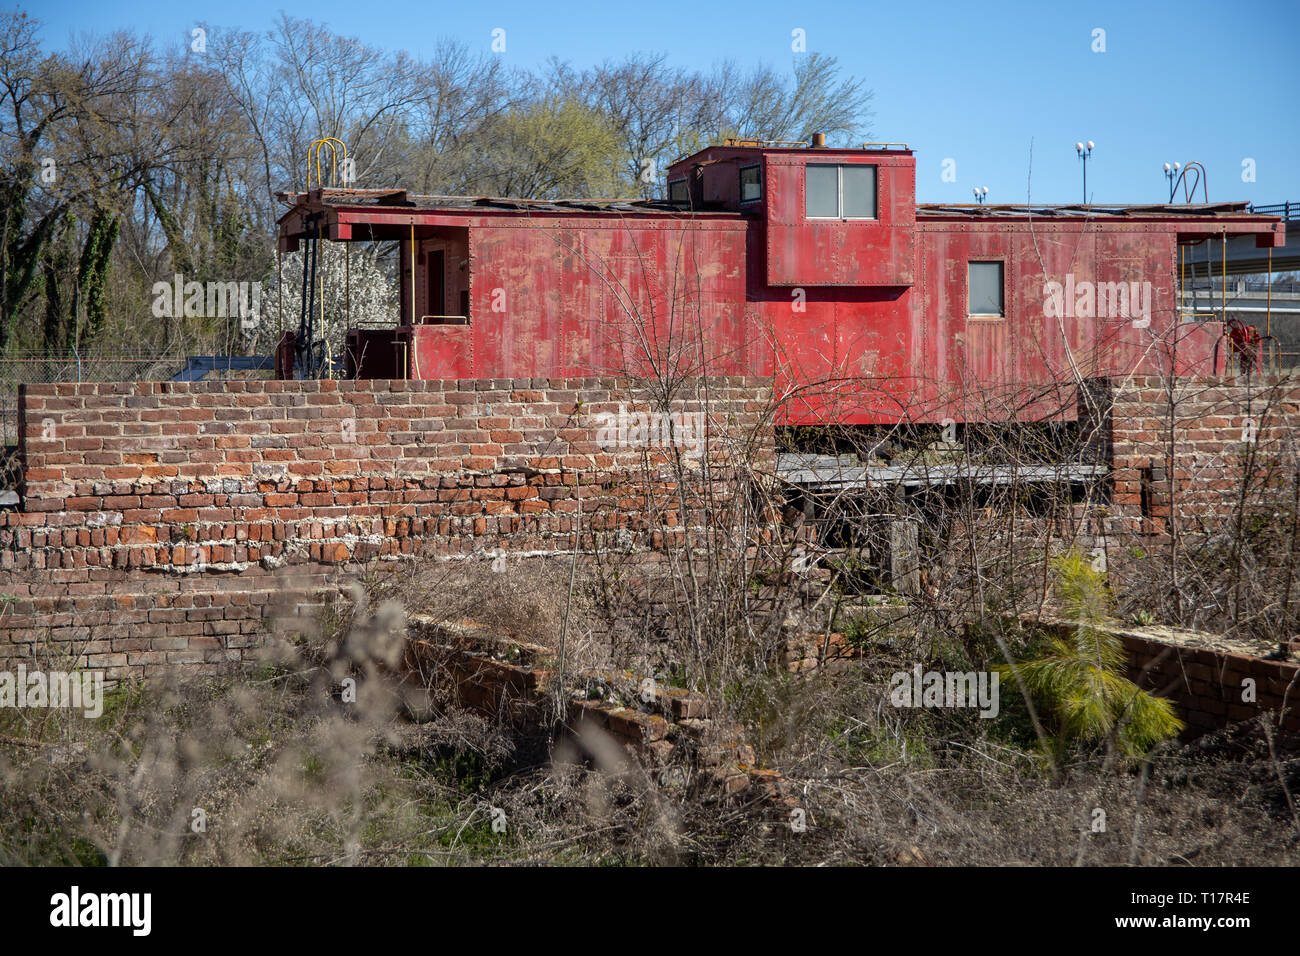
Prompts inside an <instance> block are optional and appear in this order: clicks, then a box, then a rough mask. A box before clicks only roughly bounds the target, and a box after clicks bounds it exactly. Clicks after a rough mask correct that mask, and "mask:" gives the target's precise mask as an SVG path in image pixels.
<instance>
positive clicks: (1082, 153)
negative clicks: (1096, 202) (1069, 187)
mask: <svg viewBox="0 0 1300 956" xmlns="http://www.w3.org/2000/svg"><path fill="white" fill-rule="evenodd" d="M1095 145H1096V144H1095V143H1094V142H1093V141H1092V140H1088V142H1087V144H1084V143H1075V144H1074V151H1075V152H1076V153H1078V154H1079V158H1080V159H1081V160H1083V204H1084V205H1085V206H1086V205H1088V157H1089V156H1091V155H1092V148H1093V146H1095Z"/></svg>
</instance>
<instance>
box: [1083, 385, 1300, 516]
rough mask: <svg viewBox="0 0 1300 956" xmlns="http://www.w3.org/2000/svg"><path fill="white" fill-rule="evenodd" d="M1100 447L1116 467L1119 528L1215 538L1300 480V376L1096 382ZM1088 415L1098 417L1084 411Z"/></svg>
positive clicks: (1090, 395) (1090, 396) (1093, 393)
mask: <svg viewBox="0 0 1300 956" xmlns="http://www.w3.org/2000/svg"><path fill="white" fill-rule="evenodd" d="M1091 386H1092V387H1091V388H1090V389H1089V390H1088V391H1087V393H1086V395H1087V398H1086V399H1085V400H1086V401H1090V402H1091V403H1093V409H1092V417H1095V418H1096V420H1097V422H1098V426H1097V427H1096V428H1095V429H1094V432H1093V435H1092V440H1091V444H1092V446H1093V447H1094V448H1096V449H1097V450H1098V452H1099V454H1100V455H1102V456H1104V457H1105V458H1108V459H1109V463H1110V465H1111V469H1112V471H1111V481H1112V486H1111V487H1112V490H1113V505H1114V508H1113V509H1112V511H1113V516H1114V517H1115V518H1116V519H1118V521H1117V522H1116V527H1115V530H1117V531H1123V532H1127V533H1137V534H1154V535H1163V534H1167V533H1168V531H1169V520H1170V517H1171V515H1172V516H1174V517H1176V518H1177V520H1178V522H1179V528H1180V530H1183V531H1189V532H1199V531H1205V532H1211V533H1212V532H1213V531H1215V530H1217V528H1218V527H1219V526H1220V525H1221V524H1222V522H1223V521H1225V520H1231V518H1232V517H1233V515H1234V514H1235V513H1236V511H1237V509H1238V507H1239V505H1240V503H1241V491H1242V482H1243V478H1248V484H1247V491H1248V495H1247V498H1248V500H1251V501H1254V500H1259V499H1260V498H1261V497H1262V496H1267V495H1268V494H1269V493H1270V492H1278V491H1283V493H1285V492H1284V488H1285V485H1286V483H1287V482H1288V481H1290V480H1292V479H1293V478H1294V476H1295V463H1296V461H1297V454H1296V452H1297V448H1296V439H1297V436H1298V435H1300V377H1295V376H1262V375H1256V376H1251V377H1246V376H1238V377H1235V378H1234V377H1188V378H1178V379H1173V380H1169V379H1165V378H1159V377H1135V378H1129V379H1122V378H1112V379H1108V380H1100V381H1096V382H1093V383H1091ZM1081 414H1088V410H1083V411H1081Z"/></svg>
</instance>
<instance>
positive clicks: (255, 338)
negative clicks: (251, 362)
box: [246, 242, 398, 357]
mask: <svg viewBox="0 0 1300 956" xmlns="http://www.w3.org/2000/svg"><path fill="white" fill-rule="evenodd" d="M388 246H389V244H387V243H343V242H322V243H321V250H320V253H319V255H318V258H317V261H316V275H315V287H316V292H315V299H314V303H313V312H314V317H313V318H314V322H315V327H316V330H315V338H316V340H317V341H320V340H321V339H322V338H323V339H324V340H325V341H326V342H327V343H328V348H327V353H328V354H329V355H330V356H333V357H337V356H338V355H340V354H341V353H342V351H343V337H344V332H345V331H346V330H347V329H348V328H349V327H353V326H372V327H373V326H376V325H396V324H397V310H398V301H397V278H396V269H395V267H394V264H393V260H392V257H391V256H390V255H388V254H387V253H389V252H390V248H386V247H388ZM305 252H306V246H305V245H304V246H303V247H302V248H300V249H299V251H297V252H291V253H286V254H285V255H284V256H283V257H282V262H281V267H280V272H281V275H280V281H279V282H277V275H276V272H277V270H276V265H275V263H274V262H272V264H271V270H270V272H271V279H270V281H269V282H268V283H267V289H266V293H265V294H264V295H263V296H262V309H261V314H260V315H259V316H258V318H257V320H256V321H255V322H252V323H246V324H247V325H248V326H249V327H248V328H247V329H246V332H247V334H248V335H249V336H250V339H251V341H250V342H249V345H250V347H251V348H253V349H254V351H256V352H257V353H259V354H266V355H269V354H271V353H272V352H273V351H274V350H275V344H276V342H277V341H278V340H279V338H280V333H281V332H282V331H290V332H296V331H297V330H298V323H299V321H300V319H301V316H302V298H303V263H304V253H305ZM308 300H309V301H312V295H311V292H310V291H309V292H308ZM322 303H323V305H324V307H323V310H322ZM322 312H323V319H322Z"/></svg>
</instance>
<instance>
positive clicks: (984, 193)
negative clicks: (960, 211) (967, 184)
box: [971, 186, 989, 206]
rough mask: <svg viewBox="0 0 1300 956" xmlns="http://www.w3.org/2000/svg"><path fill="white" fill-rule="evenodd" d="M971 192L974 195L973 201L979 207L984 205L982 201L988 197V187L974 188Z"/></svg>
mask: <svg viewBox="0 0 1300 956" xmlns="http://www.w3.org/2000/svg"><path fill="white" fill-rule="evenodd" d="M971 192H972V193H974V194H975V201H976V202H977V203H979V204H980V205H981V206H982V205H984V200H985V199H988V197H989V187H987V186H976V187H975V188H974V189H972V190H971Z"/></svg>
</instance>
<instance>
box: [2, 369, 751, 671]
mask: <svg viewBox="0 0 1300 956" xmlns="http://www.w3.org/2000/svg"><path fill="white" fill-rule="evenodd" d="M770 398H771V382H770V380H768V379H760V378H740V377H733V378H710V379H701V380H698V381H694V382H686V383H682V384H681V386H680V387H679V388H678V389H677V390H676V391H675V393H674V398H673V400H672V401H671V402H669V403H668V404H667V405H663V406H657V405H656V403H654V402H653V401H652V400H651V399H650V396H649V395H648V394H646V393H645V392H644V391H643V390H640V389H638V388H637V386H636V385H635V383H630V382H627V381H618V380H614V379H595V378H591V379H563V380H541V379H517V380H474V381H405V380H401V381H390V380H363V381H328V380H327V381H266V382H256V381H254V382H229V381H223V382H194V383H173V382H162V383H157V382H132V383H109V384H105V383H83V384H58V385H39V386H26V387H24V388H23V390H22V392H21V394H20V422H19V425H20V435H21V442H22V445H21V458H22V465H23V475H24V479H23V483H22V485H21V487H20V489H19V491H20V494H21V497H22V504H21V507H20V508H19V509H18V510H16V511H11V512H6V513H3V514H0V594H2V595H4V601H3V604H0V612H3V614H2V616H0V667H3V666H5V665H4V662H5V661H6V660H14V659H24V658H28V659H30V658H33V657H35V656H38V648H40V647H41V646H42V645H53V646H55V647H57V648H59V649H63V650H66V651H67V653H68V656H69V658H70V659H74V660H77V661H79V662H80V663H81V664H82V665H83V666H92V667H102V668H105V669H106V670H107V671H108V673H109V676H110V677H114V678H116V677H124V676H141V675H145V674H148V673H149V672H150V671H151V669H153V668H156V667H160V666H164V665H168V664H178V663H208V664H219V663H230V662H234V661H237V660H243V659H246V658H247V657H248V656H250V654H251V652H252V649H253V648H254V647H255V646H256V645H257V644H258V643H259V642H260V638H259V636H260V635H261V634H262V633H263V632H264V630H265V625H266V622H267V620H268V619H271V618H277V617H283V616H285V615H289V616H292V615H294V614H295V613H299V614H300V613H304V612H305V611H306V610H309V609H310V606H311V605H313V604H314V602H315V600H316V598H315V597H314V595H316V593H317V592H318V591H320V590H321V589H322V588H331V587H336V586H337V585H338V583H339V582H340V581H341V580H343V579H344V578H345V577H347V575H348V574H349V573H350V572H352V571H355V570H356V568H357V567H358V566H359V565H360V566H364V565H366V564H367V563H369V562H373V561H376V560H397V559H400V558H402V557H404V556H407V557H409V556H412V555H414V554H415V553H416V552H417V551H420V552H424V553H429V552H432V553H441V554H460V555H464V554H470V553H474V552H483V551H488V550H495V549H503V550H522V551H529V552H532V551H542V552H552V553H555V552H560V553H562V552H565V551H568V550H572V549H573V548H575V547H579V546H581V545H583V544H585V543H589V538H590V536H592V535H597V534H602V533H609V534H619V535H623V536H625V537H626V538H627V539H628V540H631V541H635V540H636V539H638V538H640V539H641V540H642V541H643V543H645V544H648V545H651V546H653V545H655V544H662V543H663V536H664V535H665V534H680V533H683V532H684V531H685V529H687V528H689V527H690V526H692V525H693V524H698V523H699V522H702V521H710V520H722V521H725V520H726V515H725V514H715V513H714V512H715V511H716V510H717V509H719V508H720V507H722V503H724V502H727V501H735V500H737V496H736V494H735V492H736V491H737V489H738V487H739V486H740V483H743V482H746V481H748V478H749V475H750V474H751V473H752V472H753V471H756V472H757V473H759V474H762V473H767V474H770V473H771V470H772V464H773V454H774V452H773V439H772V429H771V420H770V417H769V415H768V413H769V408H768V405H769V402H770ZM620 413H622V417H621V419H620V417H619V416H620ZM638 413H645V415H646V418H644V419H638V418H637V417H636V416H637V414H638ZM697 415H698V416H702V422H703V424H704V431H703V433H702V434H700V435H698V436H696V435H695V434H694V433H693V431H692V426H693V424H694V423H695V421H696V420H695V419H693V418H689V417H688V416H697ZM652 416H657V417H652ZM673 416H676V418H674V417H673ZM620 421H621V422H622V423H623V426H624V427H623V431H622V433H620V432H619V431H618V427H619V422H620ZM629 421H630V425H628V422H629ZM674 422H676V423H680V424H681V425H685V426H686V429H685V431H677V430H669V431H664V430H663V428H659V429H658V431H655V432H652V431H651V428H653V427H655V426H656V425H660V426H662V425H664V424H665V423H668V424H669V425H671V424H672V423H674ZM646 426H650V427H646ZM673 428H674V429H675V428H676V426H675V425H673ZM611 429H612V430H611ZM696 437H698V438H699V439H700V443H699V448H698V450H699V452H700V454H699V455H698V456H695V455H692V454H688V453H689V452H692V451H694V450H696V449H695V447H694V446H695V441H694V439H695V438H696ZM678 453H682V454H683V455H684V461H685V463H686V469H685V471H684V472H677V471H675V470H674V469H673V468H672V467H670V466H669V461H670V458H672V459H675V458H676V455H677V454H678ZM705 465H707V468H706V467H705ZM680 474H686V475H687V476H699V480H698V481H696V482H694V483H693V484H691V487H690V488H689V489H686V490H685V493H682V492H683V491H684V489H683V487H682V486H684V485H686V484H688V483H687V482H685V481H682V482H678V481H676V480H674V479H675V476H676V475H680Z"/></svg>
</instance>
